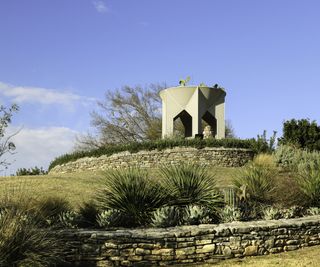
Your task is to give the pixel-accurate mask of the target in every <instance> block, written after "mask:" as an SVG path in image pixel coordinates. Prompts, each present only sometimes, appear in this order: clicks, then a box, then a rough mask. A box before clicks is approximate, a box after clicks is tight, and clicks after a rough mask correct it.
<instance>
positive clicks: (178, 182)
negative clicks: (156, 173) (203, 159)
mask: <svg viewBox="0 0 320 267" xmlns="http://www.w3.org/2000/svg"><path fill="white" fill-rule="evenodd" d="M160 173H161V176H162V179H161V187H162V188H163V191H164V192H166V194H167V201H168V205H171V206H178V207H187V206H200V207H204V208H207V209H209V210H210V211H217V209H219V208H220V207H222V206H223V199H222V196H221V194H220V192H219V191H218V190H217V187H216V183H215V178H214V174H213V173H211V172H209V171H208V169H207V168H206V167H204V166H200V165H196V164H184V163H182V164H180V165H177V166H167V167H162V168H161V169H160Z"/></svg>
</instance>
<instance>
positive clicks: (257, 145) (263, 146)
mask: <svg viewBox="0 0 320 267" xmlns="http://www.w3.org/2000/svg"><path fill="white" fill-rule="evenodd" d="M276 135H277V132H276V131H274V132H273V135H272V136H271V137H270V138H269V139H267V131H266V130H264V131H263V133H262V135H259V134H258V135H257V139H256V140H255V139H252V142H251V149H252V150H253V151H254V152H255V153H256V154H260V153H268V154H270V153H272V152H273V151H274V150H275V141H276Z"/></svg>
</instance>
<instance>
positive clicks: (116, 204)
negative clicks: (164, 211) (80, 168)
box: [97, 169, 164, 227]
mask: <svg viewBox="0 0 320 267" xmlns="http://www.w3.org/2000/svg"><path fill="white" fill-rule="evenodd" d="M163 203H164V197H163V194H162V192H161V190H159V186H158V185H157V183H156V182H155V181H154V180H153V179H150V178H149V177H148V176H147V172H145V171H142V170H139V169H126V170H113V171H108V172H106V174H105V185H104V187H103V188H102V189H101V190H100V192H99V193H98V195H97V204H98V206H99V208H100V209H101V210H114V211H117V212H119V213H120V214H119V216H120V217H122V219H121V220H118V219H117V222H118V223H120V225H114V226H126V227H135V226H142V225H147V224H149V223H150V222H151V216H152V212H153V211H154V210H156V209H157V208H159V207H161V206H162V205H163Z"/></svg>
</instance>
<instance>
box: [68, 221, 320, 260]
mask: <svg viewBox="0 0 320 267" xmlns="http://www.w3.org/2000/svg"><path fill="white" fill-rule="evenodd" d="M63 238H64V239H65V240H66V242H67V243H69V245H70V248H69V252H68V256H67V259H68V261H70V262H73V263H77V264H78V266H79V265H80V266H166V265H177V264H192V263H201V262H203V263H204V262H207V263H210V262H215V261H217V260H219V259H226V258H233V257H244V256H254V255H265V254H270V253H279V252H283V251H291V250H296V249H299V248H302V247H307V246H313V245H319V244H320V216H310V217H305V218H298V219H288V220H277V221H274V220H270V221H255V222H233V223H228V224H220V225H199V226H181V227H173V228H163V229H156V228H149V229H136V230H116V231H84V230H70V231H65V232H64V233H63Z"/></svg>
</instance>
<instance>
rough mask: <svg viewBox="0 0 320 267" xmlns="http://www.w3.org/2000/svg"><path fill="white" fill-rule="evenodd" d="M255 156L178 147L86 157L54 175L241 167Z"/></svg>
mask: <svg viewBox="0 0 320 267" xmlns="http://www.w3.org/2000/svg"><path fill="white" fill-rule="evenodd" d="M253 156H254V153H253V151H251V150H249V149H240V148H202V149H197V148H191V147H176V148H172V149H166V150H161V151H158V150H152V151H140V152H137V153H130V152H122V153H117V154H113V155H111V156H101V157H98V158H82V159H79V160H77V161H73V162H68V163H66V164H63V165H59V166H55V167H54V168H53V169H51V170H50V174H52V173H71V172H79V171H88V170H93V171H99V170H106V169H108V168H111V169H116V168H128V167H141V168H158V167H159V166H161V165H168V164H171V165H174V164H179V163H180V162H192V163H199V164H202V165H206V166H219V167H240V166H243V165H244V164H246V163H247V162H248V161H249V160H251V159H252V158H253Z"/></svg>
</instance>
